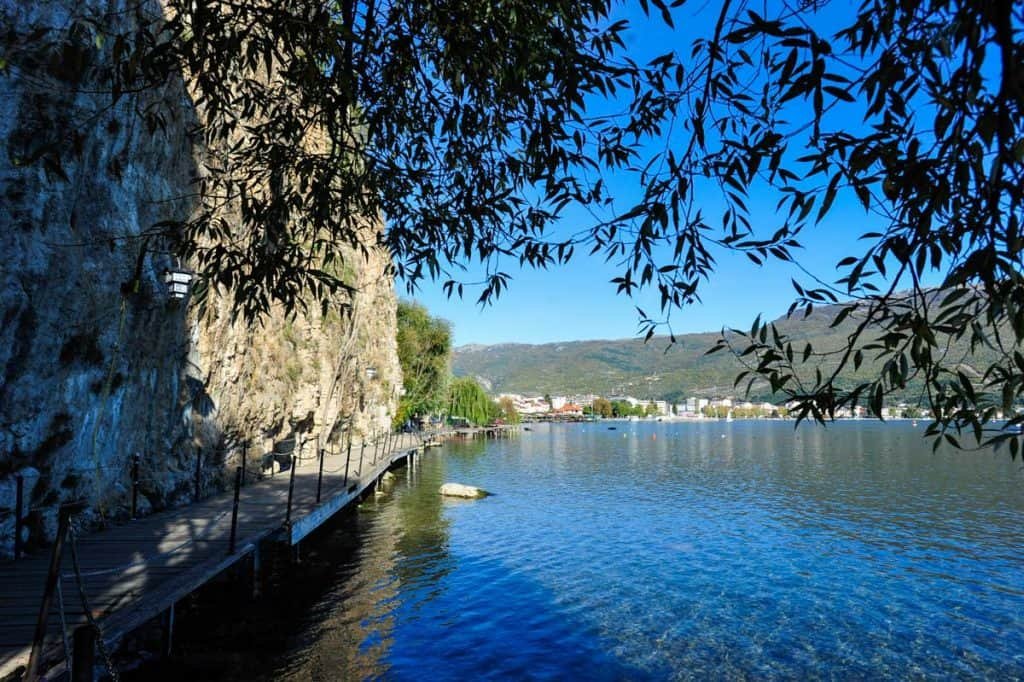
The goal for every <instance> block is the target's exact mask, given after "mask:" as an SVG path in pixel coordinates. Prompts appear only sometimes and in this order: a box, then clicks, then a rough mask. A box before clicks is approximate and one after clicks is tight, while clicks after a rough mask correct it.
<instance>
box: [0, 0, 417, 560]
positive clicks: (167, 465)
mask: <svg viewBox="0 0 1024 682" xmlns="http://www.w3.org/2000/svg"><path fill="white" fill-rule="evenodd" d="M136 5H137V3H134V2H125V1H122V0H110V1H104V2H100V1H99V0H88V1H87V2H84V3H78V4H77V5H76V3H66V2H56V1H51V0H39V1H37V2H32V3H24V2H15V1H13V0H0V25H2V26H3V27H4V30H5V31H7V30H9V31H10V32H9V33H8V36H9V38H8V40H9V44H8V45H7V47H8V48H9V52H8V54H11V52H10V51H15V52H17V54H18V55H19V58H18V59H16V60H15V59H12V60H8V61H7V64H6V66H5V67H3V69H2V70H0V143H2V144H3V145H4V149H3V150H2V153H0V194H2V196H3V199H2V204H0V206H2V209H0V259H2V260H0V319H2V324H0V556H5V555H9V554H10V553H11V551H12V547H13V538H14V506H15V493H14V491H15V480H16V477H18V476H20V477H21V478H22V480H23V482H24V490H25V507H26V508H28V509H29V510H30V511H29V513H28V517H27V521H26V523H25V525H24V527H23V528H22V537H23V538H24V539H25V540H26V542H27V543H28V546H29V547H30V548H31V547H33V546H37V547H38V546H41V545H43V544H45V543H47V542H48V541H49V540H51V539H52V538H53V537H54V535H55V532H56V520H57V512H58V509H59V507H60V505H61V504H63V503H67V502H69V501H78V500H81V501H84V502H86V504H87V505H88V510H87V512H86V513H85V514H84V515H83V517H82V518H83V519H84V520H86V521H89V520H90V519H91V521H92V522H93V523H95V524H99V523H102V522H104V521H106V520H109V519H110V518H112V517H118V516H124V515H125V514H126V513H127V508H128V503H129V493H130V477H129V472H130V462H131V457H132V456H133V455H135V454H138V455H139V457H140V459H141V478H142V481H143V484H142V486H141V491H142V496H141V499H140V503H141V505H142V506H143V508H144V509H145V508H147V507H163V506H168V505H174V504H180V503H184V502H187V501H189V500H190V499H191V495H192V486H193V483H192V481H193V477H194V472H195V466H196V461H197V458H198V459H199V460H200V461H201V464H202V479H203V485H204V486H205V487H206V488H208V489H211V490H212V489H214V488H216V487H218V486H220V485H222V484H223V480H224V479H225V472H227V471H228V470H229V469H230V468H232V467H234V466H235V464H236V463H237V461H238V457H239V456H240V454H241V451H242V448H241V443H242V442H243V441H247V442H248V443H249V447H248V457H249V458H250V460H249V461H250V467H252V468H253V469H255V468H257V467H259V466H262V465H264V464H266V460H267V458H266V457H265V454H267V453H270V452H272V451H273V450H274V448H275V447H276V448H277V449H278V450H279V451H280V450H286V449H287V448H288V447H290V444H291V443H293V442H294V443H297V444H298V445H297V447H303V444H305V447H310V448H311V447H312V442H313V441H314V440H315V439H316V438H317V437H320V438H322V439H323V442H324V443H327V442H329V440H333V441H335V442H336V441H337V440H338V439H339V438H340V436H341V433H342V432H343V431H344V430H345V429H348V428H351V429H352V430H353V431H354V432H356V433H357V434H361V433H367V432H369V431H372V430H374V429H380V428H383V427H385V426H386V425H387V424H388V423H389V420H390V415H391V414H393V413H394V409H395V403H396V400H397V390H398V387H399V386H400V385H401V373H400V369H399V366H398V360H397V355H396V348H395V296H394V291H393V284H392V279H391V275H390V261H389V258H388V256H387V254H386V253H385V252H382V251H381V250H379V249H377V248H375V247H373V246H372V245H373V244H374V243H375V237H376V233H377V231H379V230H380V229H381V225H380V224H379V223H375V222H373V221H368V224H367V227H366V243H367V244H368V245H370V246H369V248H368V255H367V256H365V257H364V256H363V255H362V254H360V255H359V256H358V257H356V256H353V258H351V259H350V261H349V262H348V263H347V270H346V279H347V280H349V282H348V283H350V284H353V285H355V289H356V293H355V294H353V295H352V296H351V298H348V297H347V295H346V297H344V298H341V297H339V300H338V303H339V306H340V304H346V305H348V306H350V312H349V313H348V314H339V313H338V312H336V311H332V312H329V313H328V314H327V315H326V316H321V315H320V313H319V312H317V313H311V314H298V315H296V316H294V317H287V316H285V315H284V314H283V312H282V311H279V310H278V311H274V312H272V313H271V314H270V315H269V316H268V317H267V318H266V319H265V320H264V323H263V326H247V325H245V324H244V323H242V322H240V321H233V320H232V317H231V315H230V308H229V304H228V303H227V302H226V301H225V300H221V299H217V298H213V299H211V300H210V302H209V305H208V312H207V314H206V315H205V316H203V317H202V318H200V317H198V316H197V314H196V312H195V310H194V309H193V307H192V306H190V305H189V301H188V300H187V299H186V301H184V302H182V303H177V302H174V301H170V300H169V299H168V296H167V290H166V287H165V286H164V284H163V282H162V277H161V273H162V272H163V271H164V269H165V268H167V267H169V266H171V265H172V262H171V260H170V257H169V256H168V255H166V254H164V253H160V251H159V249H158V246H157V245H155V244H153V243H150V242H148V241H147V240H144V239H142V238H141V237H140V235H141V234H142V233H143V232H144V231H145V230H146V229H147V228H149V227H150V226H152V225H154V224H155V223H158V222H160V221H165V220H172V219H180V218H182V217H184V216H187V215H188V213H189V211H190V210H192V208H193V207H192V206H191V204H190V201H189V199H188V196H189V192H190V188H191V181H192V179H193V177H194V176H195V174H196V163H195V159H196V158H197V154H198V153H199V151H198V150H197V149H196V144H195V143H194V141H193V140H192V139H191V138H190V137H189V131H190V130H191V129H192V128H193V127H194V125H195V123H196V119H197V114H196V112H195V110H194V108H193V107H192V105H191V103H190V102H189V98H188V96H187V88H186V87H185V86H184V85H183V84H182V83H180V82H178V83H174V82H171V83H168V84H166V85H165V86H164V87H163V88H161V89H159V91H156V90H151V91H146V92H143V93H137V94H131V95H125V96H123V97H122V98H121V99H119V100H118V101H116V102H114V103H113V104H112V102H111V96H110V94H109V92H108V90H107V89H105V88H103V87H93V86H95V85H97V84H96V83H93V82H89V81H88V78H89V76H88V75H87V73H94V72H96V70H95V69H93V68H92V67H95V66H96V61H97V60H102V59H103V51H102V50H100V49H99V41H98V40H97V39H96V36H95V35H91V34H90V33H89V29H88V26H89V24H88V22H85V23H82V24H81V28H80V29H79V28H78V27H79V22H78V21H77V20H76V17H77V18H80V16H81V14H82V13H83V12H85V13H88V12H89V11H95V12H97V13H103V14H104V16H105V17H111V16H117V17H121V18H120V19H119V20H120V21H124V22H131V21H132V20H133V19H132V17H133V12H134V9H133V8H134V7H136ZM72 8H73V11H74V12H75V13H76V16H75V17H72V16H71V15H70V14H69V12H71V11H72ZM149 9H150V10H152V9H153V8H152V7H150V8H149ZM157 9H159V8H158V7H157ZM69 24H71V25H73V26H74V27H75V29H74V30H72V31H70V32H67V33H66V34H65V35H66V36H67V37H66V39H64V42H62V43H61V44H59V45H57V46H54V45H53V44H46V45H43V41H41V40H39V39H38V38H33V33H34V32H35V31H36V29H39V28H45V27H54V26H57V27H61V26H68V25H69ZM76 31H77V32H76ZM11 36H13V37H11ZM83 65H86V66H88V67H89V69H86V67H85V66H83ZM99 85H102V84H99ZM158 102H159V103H162V104H164V105H167V104H169V105H170V106H162V107H160V108H159V110H160V111H161V112H164V114H165V115H163V116H162V120H159V121H155V120H153V119H152V117H150V116H147V112H151V111H154V110H155V109H154V108H153V107H152V106H151V105H153V104H154V103H158ZM167 112H169V114H170V115H166V114H167ZM311 309H316V310H319V308H317V307H316V306H312V307H311ZM371 368H372V370H371ZM368 370H370V371H368ZM372 375H375V376H372ZM357 437H358V436H357Z"/></svg>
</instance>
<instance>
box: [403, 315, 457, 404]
mask: <svg viewBox="0 0 1024 682" xmlns="http://www.w3.org/2000/svg"><path fill="white" fill-rule="evenodd" d="M451 358H452V331H451V325H449V324H448V322H447V321H446V320H442V319H440V318H437V317H431V315H430V313H429V312H428V311H427V309H426V308H424V307H423V306H422V305H419V304H418V303H411V302H408V301H401V302H399V304H398V361H399V363H401V365H402V385H403V387H404V388H405V394H404V395H403V396H402V398H401V400H399V402H398V410H397V412H396V413H395V424H402V423H404V422H405V421H406V420H407V419H409V418H412V417H419V416H422V415H426V414H431V413H434V412H437V411H439V410H440V409H441V408H443V407H444V405H445V398H446V397H447V388H448V382H449V379H450V376H451Z"/></svg>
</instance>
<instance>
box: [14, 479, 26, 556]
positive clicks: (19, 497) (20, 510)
mask: <svg viewBox="0 0 1024 682" xmlns="http://www.w3.org/2000/svg"><path fill="white" fill-rule="evenodd" d="M14 485H15V488H16V490H15V501H14V558H15V559H20V558H21V525H22V524H23V523H24V522H25V477H24V476H22V475H21V474H18V475H17V476H15V477H14Z"/></svg>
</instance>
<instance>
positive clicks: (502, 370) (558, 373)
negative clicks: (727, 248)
mask: <svg viewBox="0 0 1024 682" xmlns="http://www.w3.org/2000/svg"><path fill="white" fill-rule="evenodd" d="M838 311H839V309H838V307H837V306H823V307H821V308H817V309H815V310H814V311H813V312H812V313H811V314H810V315H809V316H807V317H803V316H801V315H795V316H794V317H792V318H785V317H783V318H779V319H778V320H775V324H776V326H777V327H778V330H779V332H781V333H784V334H787V335H789V336H790V337H791V338H792V339H793V341H794V343H793V347H794V350H795V351H796V352H798V353H799V351H801V350H802V349H803V347H804V345H805V343H807V342H810V343H812V344H813V346H814V349H815V350H816V351H823V350H835V349H837V348H841V347H843V346H844V345H845V343H846V338H847V335H848V334H849V333H850V332H851V331H852V330H853V329H854V327H855V325H856V324H857V315H856V314H854V315H850V316H849V317H847V318H846V319H845V320H844V321H843V322H842V323H840V324H839V325H838V326H836V327H831V326H830V324H831V323H832V321H833V320H834V319H835V316H836V314H837V313H838ZM720 336H721V335H720V333H718V332H708V333H701V334H684V335H677V336H676V342H675V343H674V344H672V343H670V341H669V338H668V337H667V336H655V337H653V338H651V339H650V340H649V341H647V342H646V343H645V342H644V341H643V339H640V338H634V339H618V340H594V341H567V342H563V343H545V344H518V343H505V344H498V345H478V344H473V345H466V346H459V347H457V348H455V349H454V353H453V363H452V366H453V372H454V374H455V375H456V376H472V377H475V378H477V379H478V380H479V381H481V383H482V384H483V385H484V386H485V388H487V389H488V390H489V391H491V392H492V393H521V394H526V395H542V394H545V393H550V394H552V395H573V394H589V393H595V394H598V395H603V396H610V395H631V396H634V397H637V398H643V399H648V398H654V399H663V400H678V399H680V398H686V397H690V396H697V397H709V398H710V397H725V396H730V395H731V396H742V395H744V391H745V388H746V382H744V383H743V384H742V385H741V386H739V387H734V381H735V379H736V376H737V374H739V373H740V372H741V371H742V370H743V367H742V366H741V364H740V362H739V360H738V359H737V358H736V356H735V355H733V354H732V353H728V352H725V351H722V352H719V353H715V354H713V355H706V352H707V350H708V349H710V348H711V347H712V346H713V345H714V344H715V342H716V341H717V340H718V339H719V338H720ZM743 341H744V339H737V342H738V343H739V345H740V347H741V348H742V346H743V344H742V342H743ZM835 361H836V360H835V358H834V357H833V358H831V359H830V360H829V361H827V362H825V363H823V364H821V365H815V364H814V363H813V360H812V362H811V363H808V364H807V365H804V366H803V367H802V368H801V374H803V373H804V372H806V373H807V375H808V376H810V375H813V372H814V370H815V368H816V367H818V366H820V367H821V369H822V371H827V370H829V369H831V367H830V366H829V365H830V364H831V363H834V362H835ZM979 362H980V359H979ZM874 371H877V368H876V367H874V366H873V364H872V362H871V361H870V360H869V359H867V360H865V362H864V365H863V366H862V367H861V369H860V371H858V372H854V371H853V369H852V366H851V367H850V368H848V369H847V370H845V371H844V372H843V373H842V374H840V381H841V382H849V383H852V382H854V381H857V380H864V379H866V378H868V377H870V376H871V375H872V373H873V372H874ZM919 396H920V389H919V388H918V387H914V386H911V387H909V388H908V389H907V390H906V391H903V392H902V395H901V396H900V397H901V398H903V399H908V400H915V401H916V400H917V398H918V397H919ZM749 397H750V399H752V400H771V399H772V395H771V391H770V390H769V386H768V384H767V382H759V383H755V384H754V385H753V387H752V388H751V391H750V394H749ZM775 399H776V400H777V399H778V396H775Z"/></svg>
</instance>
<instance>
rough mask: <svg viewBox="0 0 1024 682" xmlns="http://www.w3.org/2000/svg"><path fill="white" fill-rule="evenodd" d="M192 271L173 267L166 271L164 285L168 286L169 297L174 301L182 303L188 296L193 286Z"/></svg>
mask: <svg viewBox="0 0 1024 682" xmlns="http://www.w3.org/2000/svg"><path fill="white" fill-rule="evenodd" d="M192 279H193V274H192V271H191V270H188V269H186V268H182V267H172V268H168V269H166V270H164V284H166V285H167V296H168V298H170V299H171V300H172V301H180V300H181V299H183V298H185V297H186V296H188V288H189V285H190V284H192Z"/></svg>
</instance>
